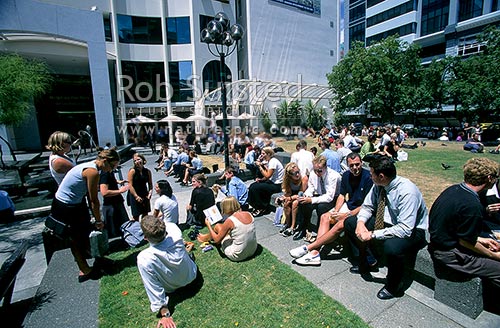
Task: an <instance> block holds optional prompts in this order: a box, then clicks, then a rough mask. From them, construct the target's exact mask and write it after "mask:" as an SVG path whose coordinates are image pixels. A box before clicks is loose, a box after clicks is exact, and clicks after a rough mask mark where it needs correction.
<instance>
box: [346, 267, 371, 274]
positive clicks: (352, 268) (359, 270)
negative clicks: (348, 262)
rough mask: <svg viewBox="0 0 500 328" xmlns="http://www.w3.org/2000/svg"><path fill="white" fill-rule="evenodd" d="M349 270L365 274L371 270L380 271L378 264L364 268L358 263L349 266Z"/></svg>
mask: <svg viewBox="0 0 500 328" xmlns="http://www.w3.org/2000/svg"><path fill="white" fill-rule="evenodd" d="M349 272H350V273H354V274H364V273H370V272H378V268H377V266H376V265H374V266H369V267H368V269H364V270H362V269H360V267H359V266H358V265H353V266H352V267H350V268H349Z"/></svg>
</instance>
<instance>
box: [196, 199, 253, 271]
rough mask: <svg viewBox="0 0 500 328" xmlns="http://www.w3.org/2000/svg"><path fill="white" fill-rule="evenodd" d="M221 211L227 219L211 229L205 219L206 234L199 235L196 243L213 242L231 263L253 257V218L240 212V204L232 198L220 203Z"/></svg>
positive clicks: (208, 221)
mask: <svg viewBox="0 0 500 328" xmlns="http://www.w3.org/2000/svg"><path fill="white" fill-rule="evenodd" d="M221 210H222V215H224V216H226V215H227V216H229V217H228V218H227V219H226V220H225V221H224V223H222V224H220V223H218V224H216V225H215V226H214V227H213V228H212V226H211V224H210V220H208V219H205V224H206V225H207V228H208V233H207V234H199V235H198V237H197V239H198V241H199V242H208V241H210V240H213V242H214V243H215V244H216V245H220V248H221V250H222V252H223V253H224V254H225V255H226V256H227V258H228V259H230V260H231V261H235V262H239V261H243V260H245V259H247V258H249V257H251V256H252V255H254V254H255V251H256V250H257V236H256V233H255V224H254V219H253V216H252V215H251V214H250V213H249V212H244V211H241V208H240V203H238V201H237V200H236V198H234V197H233V196H230V197H227V198H225V199H224V200H223V201H222V202H221Z"/></svg>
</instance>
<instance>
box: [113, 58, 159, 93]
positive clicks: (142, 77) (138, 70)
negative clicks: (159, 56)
mask: <svg viewBox="0 0 500 328" xmlns="http://www.w3.org/2000/svg"><path fill="white" fill-rule="evenodd" d="M122 72H123V75H124V76H123V77H122V81H121V84H122V87H123V89H124V94H125V100H126V102H127V103H139V102H165V101H166V91H165V71H164V66H163V63H162V62H137V61H122Z"/></svg>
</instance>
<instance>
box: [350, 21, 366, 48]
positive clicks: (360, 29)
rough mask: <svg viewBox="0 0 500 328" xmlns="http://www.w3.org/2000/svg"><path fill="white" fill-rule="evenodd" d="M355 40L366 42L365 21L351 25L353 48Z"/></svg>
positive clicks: (351, 43)
mask: <svg viewBox="0 0 500 328" xmlns="http://www.w3.org/2000/svg"><path fill="white" fill-rule="evenodd" d="M354 41H361V42H363V43H364V42H365V23H364V22H363V23H361V24H358V25H354V26H351V27H349V48H352V45H353V43H354Z"/></svg>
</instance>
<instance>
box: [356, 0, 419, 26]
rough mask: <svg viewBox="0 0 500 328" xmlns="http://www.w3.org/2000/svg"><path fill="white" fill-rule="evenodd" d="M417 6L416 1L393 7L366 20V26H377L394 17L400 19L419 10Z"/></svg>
mask: <svg viewBox="0 0 500 328" xmlns="http://www.w3.org/2000/svg"><path fill="white" fill-rule="evenodd" d="M416 6H417V3H416V2H415V1H408V2H405V3H403V4H401V5H399V6H396V7H393V8H391V9H389V10H386V11H384V12H381V13H380V14H377V15H375V16H372V17H369V18H367V19H366V26H367V27H370V26H373V25H377V24H379V23H382V22H385V21H388V20H389V19H392V18H394V17H398V16H401V15H404V14H406V13H409V12H412V11H415V10H417V8H416Z"/></svg>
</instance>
